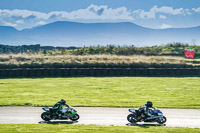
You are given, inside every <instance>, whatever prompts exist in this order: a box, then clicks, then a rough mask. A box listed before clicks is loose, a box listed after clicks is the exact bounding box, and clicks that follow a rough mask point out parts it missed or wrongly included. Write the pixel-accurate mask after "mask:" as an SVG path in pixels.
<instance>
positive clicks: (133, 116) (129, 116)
mask: <svg viewBox="0 0 200 133" xmlns="http://www.w3.org/2000/svg"><path fill="white" fill-rule="evenodd" d="M127 120H128V121H129V122H130V123H136V122H137V118H136V115H135V114H129V115H128V116H127Z"/></svg>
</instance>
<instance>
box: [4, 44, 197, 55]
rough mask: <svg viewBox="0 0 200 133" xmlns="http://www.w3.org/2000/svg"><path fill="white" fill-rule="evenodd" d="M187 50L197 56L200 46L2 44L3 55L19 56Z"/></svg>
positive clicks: (152, 53) (180, 51)
mask: <svg viewBox="0 0 200 133" xmlns="http://www.w3.org/2000/svg"><path fill="white" fill-rule="evenodd" d="M185 49H194V50H195V52H196V55H197V54H198V53H200V46H191V45H189V44H185V43H180V42H176V43H169V44H166V45H162V46H151V47H135V46H134V45H130V46H119V45H118V46H116V45H107V46H100V45H98V46H89V47H85V46H84V47H53V46H41V45H40V44H35V45H21V46H10V45H3V44H0V53H1V54H18V53H26V54H29V53H40V54H44V55H67V54H70V55H95V54H113V55H125V56H126V55H147V56H149V55H154V56H156V55H158V56H160V55H165V56H166V55H169V56H183V55H184V50H185Z"/></svg>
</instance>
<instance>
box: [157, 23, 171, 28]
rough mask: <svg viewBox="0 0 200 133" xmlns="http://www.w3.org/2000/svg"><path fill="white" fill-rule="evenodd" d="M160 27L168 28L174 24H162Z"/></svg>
mask: <svg viewBox="0 0 200 133" xmlns="http://www.w3.org/2000/svg"><path fill="white" fill-rule="evenodd" d="M160 28H161V29H167V28H172V26H171V25H168V24H162V25H161V26H160Z"/></svg>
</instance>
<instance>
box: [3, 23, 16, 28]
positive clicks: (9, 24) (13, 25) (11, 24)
mask: <svg viewBox="0 0 200 133" xmlns="http://www.w3.org/2000/svg"><path fill="white" fill-rule="evenodd" d="M4 26H12V27H17V24H13V23H9V22H4Z"/></svg>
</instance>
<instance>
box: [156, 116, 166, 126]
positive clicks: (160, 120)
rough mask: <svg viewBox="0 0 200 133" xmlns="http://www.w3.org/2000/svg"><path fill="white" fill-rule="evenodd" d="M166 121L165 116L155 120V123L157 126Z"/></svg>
mask: <svg viewBox="0 0 200 133" xmlns="http://www.w3.org/2000/svg"><path fill="white" fill-rule="evenodd" d="M166 121H167V118H166V117H165V116H163V117H162V118H158V119H157V122H158V123H159V124H164V123H165V122H166Z"/></svg>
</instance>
